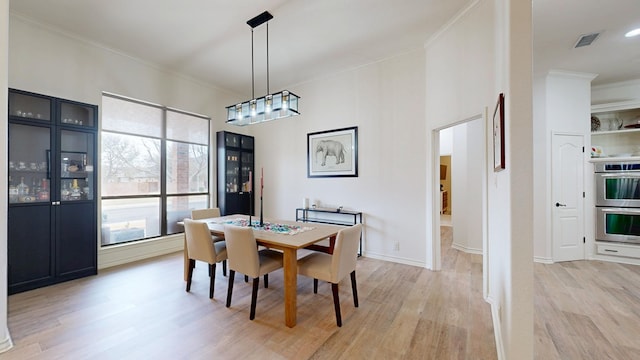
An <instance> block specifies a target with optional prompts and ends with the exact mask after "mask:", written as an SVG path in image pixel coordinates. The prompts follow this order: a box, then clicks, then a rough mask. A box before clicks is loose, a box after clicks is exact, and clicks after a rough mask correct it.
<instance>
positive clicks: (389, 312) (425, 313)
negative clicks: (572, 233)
mask: <svg viewBox="0 0 640 360" xmlns="http://www.w3.org/2000/svg"><path fill="white" fill-rule="evenodd" d="M442 239H443V247H442V251H443V271H441V272H431V271H427V270H424V269H421V268H417V267H412V266H406V265H400V264H394V263H389V262H384V261H379V260H373V259H367V258H361V259H360V260H358V289H359V295H360V307H359V308H357V309H355V308H354V307H353V298H352V296H351V291H350V286H349V282H348V280H347V281H345V282H343V283H342V284H341V291H340V296H341V299H342V311H343V323H344V324H343V327H342V328H338V327H336V326H335V318H334V314H333V307H332V299H331V291H330V287H329V286H328V285H327V284H321V285H320V289H319V293H318V294H316V295H314V294H313V292H312V282H311V280H310V279H306V278H304V277H300V278H299V282H298V292H299V295H298V326H296V327H295V328H293V329H289V328H287V327H286V326H284V324H283V316H284V314H283V306H282V272H281V271H279V272H276V273H274V274H273V275H272V276H271V279H270V288H269V289H266V290H265V289H263V288H261V289H260V293H259V296H258V307H257V315H256V319H255V320H254V321H249V319H248V317H249V302H250V294H251V288H250V285H249V284H245V283H244V282H243V281H242V277H241V276H240V277H238V279H237V280H236V285H235V287H234V298H233V304H232V307H231V308H229V309H227V308H226V307H225V306H224V300H225V295H226V289H227V283H226V280H227V278H225V277H223V276H222V274H221V272H220V269H219V270H218V273H217V276H216V289H215V291H216V293H215V298H214V299H213V300H209V299H208V282H207V274H206V266H203V265H200V266H198V267H197V268H196V270H195V274H194V282H193V286H192V291H191V293H186V292H185V291H184V282H183V281H182V255H181V254H171V255H167V256H163V257H159V258H156V259H152V260H148V261H143V262H139V263H135V264H129V265H126V266H122V267H118V268H113V269H108V270H105V271H101V272H100V274H99V275H98V276H95V277H90V278H85V279H80V280H76V281H71V282H67V283H64V284H59V285H55V286H51V287H48V288H44V289H38V290H34V291H29V292H26V293H22V294H17V295H12V296H10V297H9V329H10V332H11V335H12V338H13V340H14V343H15V347H14V348H13V349H12V350H10V351H9V352H6V353H3V354H0V359H2V360H5V359H8V360H9V359H150V358H154V359H211V358H216V359H237V358H243V359H254V358H255V359H495V358H496V351H495V346H494V338H493V328H492V326H491V315H490V310H489V305H488V304H486V303H485V302H484V301H483V300H482V291H481V285H482V278H481V271H482V266H481V257H480V256H478V255H470V254H465V253H462V252H459V251H457V250H455V249H452V248H451V247H450V244H451V228H449V227H443V228H442ZM534 272H535V274H534V286H535V288H534V296H535V298H534V304H535V309H534V310H535V312H534V326H535V329H534V336H535V346H534V353H535V358H536V359H541V360H542V359H544V360H553V359H562V360H565V359H620V360H623V359H625V360H626V359H640V340H639V339H638V336H639V335H640V266H634V265H624V264H614V263H606V262H599V261H575V262H565V263H558V264H553V265H543V264H535V265H534Z"/></svg>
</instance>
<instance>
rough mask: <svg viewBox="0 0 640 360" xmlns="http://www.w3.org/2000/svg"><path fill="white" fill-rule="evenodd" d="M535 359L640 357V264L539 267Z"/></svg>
mask: <svg viewBox="0 0 640 360" xmlns="http://www.w3.org/2000/svg"><path fill="white" fill-rule="evenodd" d="M534 304H535V305H534V308H535V313H534V334H535V346H534V351H535V358H536V359H545V360H554V359H563V360H564V359H619V360H627V359H640V266H637V265H625V264H616V263H608V262H601V261H571V262H563V263H556V264H553V265H543V264H535V265H534Z"/></svg>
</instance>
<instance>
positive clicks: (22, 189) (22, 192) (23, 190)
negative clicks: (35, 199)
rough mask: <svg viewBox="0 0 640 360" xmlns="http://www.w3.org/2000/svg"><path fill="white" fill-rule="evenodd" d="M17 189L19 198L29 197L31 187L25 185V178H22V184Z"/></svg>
mask: <svg viewBox="0 0 640 360" xmlns="http://www.w3.org/2000/svg"><path fill="white" fill-rule="evenodd" d="M16 187H17V188H18V196H26V195H29V185H27V184H25V183H24V176H23V177H21V178H20V184H18V186H16Z"/></svg>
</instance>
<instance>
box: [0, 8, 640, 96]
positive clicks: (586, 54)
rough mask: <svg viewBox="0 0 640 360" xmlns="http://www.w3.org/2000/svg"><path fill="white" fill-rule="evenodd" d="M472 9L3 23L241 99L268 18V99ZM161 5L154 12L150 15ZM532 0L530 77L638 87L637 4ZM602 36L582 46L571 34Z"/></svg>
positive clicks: (417, 45) (383, 53)
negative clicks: (43, 31) (56, 35)
mask: <svg viewBox="0 0 640 360" xmlns="http://www.w3.org/2000/svg"><path fill="white" fill-rule="evenodd" d="M470 2H472V0H397V1H388V0H349V1H347V0H322V1H318V0H295V1H294V0H262V1H250V0H233V1H229V0H181V1H158V0H135V1H131V0H109V1H104V0H11V1H10V11H11V12H12V14H14V15H17V16H20V17H23V18H26V19H29V20H32V21H36V22H38V23H41V24H44V25H45V26H48V27H51V28H54V29H57V30H60V31H63V32H65V33H70V34H72V36H75V37H79V38H82V39H85V40H88V41H91V42H93V43H97V44H100V45H102V46H105V47H107V48H110V49H113V50H116V51H119V52H122V53H125V54H128V55H130V56H134V57H136V58H140V59H143V60H145V61H148V62H150V63H154V64H156V65H159V66H161V67H163V68H166V69H169V70H171V71H175V72H179V73H182V74H185V75H188V76H191V77H194V78H197V79H199V80H201V81H204V82H207V83H210V84H213V85H216V86H219V87H221V88H224V89H227V90H229V91H232V92H235V93H237V94H241V95H243V96H247V97H248V96H250V95H251V28H250V27H249V26H248V25H247V24H246V21H247V20H249V19H250V18H252V17H254V16H256V15H258V14H260V13H261V12H263V11H265V10H268V11H269V12H270V13H271V14H273V16H274V19H273V20H271V21H269V23H268V24H269V67H270V71H269V73H270V84H269V90H270V92H275V91H278V90H282V89H284V88H290V87H291V86H294V85H296V84H299V83H303V82H306V81H309V80H312V79H317V78H321V77H323V76H327V75H328V74H333V73H336V72H340V71H344V70H347V69H350V68H354V67H358V66H361V65H364V64H368V63H372V62H376V61H379V60H382V59H385V58H389V57H392V56H395V55H397V54H400V53H404V52H408V51H413V50H416V49H422V48H423V46H424V43H425V41H426V40H427V39H429V37H430V36H431V35H433V34H434V33H435V32H436V31H437V30H438V29H439V28H441V27H442V26H443V25H445V24H446V23H447V21H448V20H449V19H450V18H452V17H453V16H454V15H455V14H457V13H458V12H459V11H460V10H461V9H463V8H464V7H466V6H467V5H468V4H469V3H470ZM158 4H161V6H158ZM603 4H605V3H604V2H602V0H563V1H557V0H533V17H534V44H533V48H534V72H535V73H538V74H541V73H545V72H546V71H548V70H549V69H562V70H570V71H579V72H588V73H595V74H599V76H598V77H597V78H596V80H595V81H594V84H598V83H607V82H613V81H620V80H628V79H635V78H640V37H636V38H630V39H627V38H624V36H623V34H624V33H625V32H626V31H628V30H630V29H632V28H634V27H640V1H638V0H608V1H607V2H606V5H603ZM595 31H603V33H602V35H601V36H600V37H599V38H598V39H597V40H596V41H595V42H594V43H593V44H592V45H591V46H589V47H584V48H579V49H573V45H574V44H575V42H576V41H577V39H578V37H579V36H580V35H581V34H587V33H591V32H595ZM254 36H255V38H254V48H255V74H256V80H255V87H256V89H255V93H256V95H257V96H260V95H263V94H265V93H266V92H267V85H266V73H267V72H266V62H267V61H266V59H267V57H266V26H265V25H262V26H259V27H257V28H255V32H254Z"/></svg>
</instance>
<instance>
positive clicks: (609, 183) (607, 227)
mask: <svg viewBox="0 0 640 360" xmlns="http://www.w3.org/2000/svg"><path fill="white" fill-rule="evenodd" d="M594 165H595V183H596V240H597V241H609V242H619V243H634V244H640V161H638V162H606V163H604V162H603V163H596V164H594Z"/></svg>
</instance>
